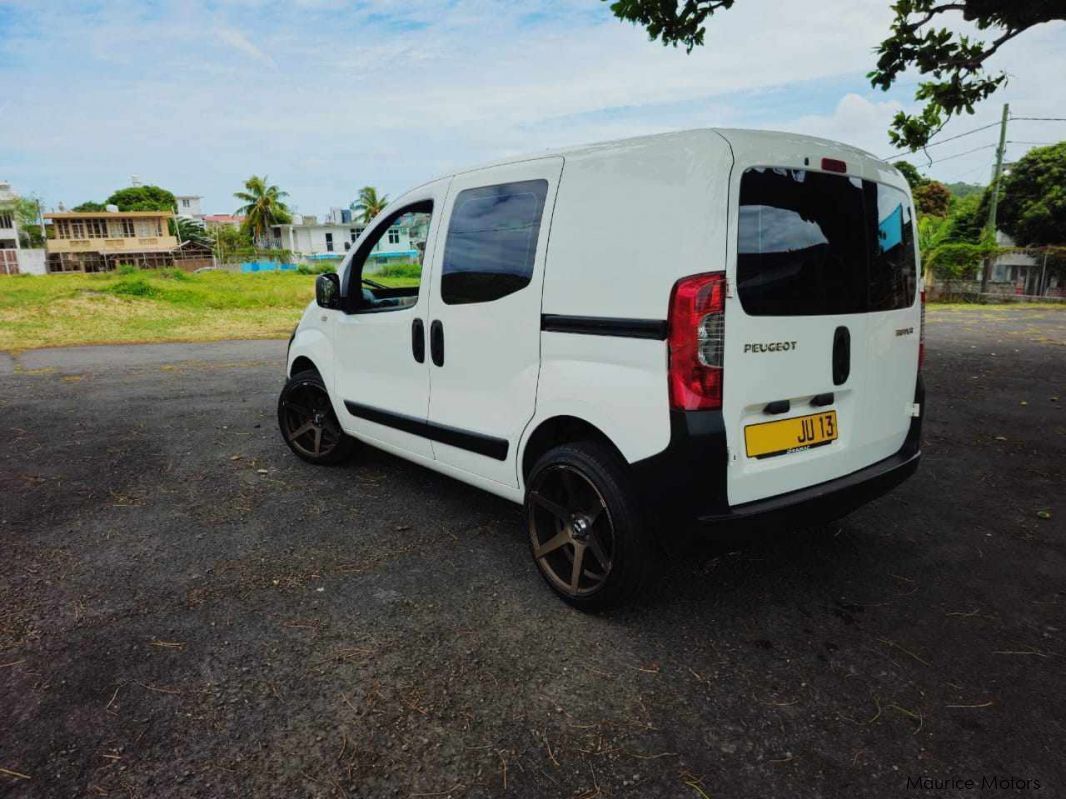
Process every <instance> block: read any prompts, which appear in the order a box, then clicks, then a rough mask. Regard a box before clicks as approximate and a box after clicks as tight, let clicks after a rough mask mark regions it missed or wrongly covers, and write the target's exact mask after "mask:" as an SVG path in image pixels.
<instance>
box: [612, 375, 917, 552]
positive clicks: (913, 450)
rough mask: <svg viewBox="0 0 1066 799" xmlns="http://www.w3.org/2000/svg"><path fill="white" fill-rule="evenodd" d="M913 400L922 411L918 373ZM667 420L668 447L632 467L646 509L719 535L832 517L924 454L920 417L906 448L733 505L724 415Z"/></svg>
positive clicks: (673, 525)
mask: <svg viewBox="0 0 1066 799" xmlns="http://www.w3.org/2000/svg"><path fill="white" fill-rule="evenodd" d="M914 401H915V402H917V403H920V404H921V407H922V412H923V414H924V412H925V387H924V385H923V382H922V378H921V376H920V375H919V377H918V381H917V385H916V388H915V397H914ZM670 421H671V436H670V444H669V446H668V447H667V448H666V449H665V450H664V451H663V452H661V453H659V454H658V455H654V456H653V457H651V458H647V459H645V460H643V461H638V462H637V463H634V464H633V465H632V467H633V471H634V474H635V476H636V479H637V485H639V486H640V487H641V492H642V497H643V500H644V503H645V506H646V507H647V508H648V509H649V511H650V512H651V513H652V515H653V516H654V517H655V518H656V520H657V521H658V522H659V527H660V529H663V530H665V529H671V530H684V531H688V532H695V533H697V534H699V535H704V536H706V535H714V536H717V535H718V534H720V533H722V534H726V535H729V534H732V533H744V532H749V531H758V530H763V529H774V528H777V529H780V528H789V527H808V526H812V525H815V524H821V523H825V522H829V521H832V520H834V519H839V518H840V517H842V516H845V515H847V514H848V513H850V512H851V511H853V510H855V509H856V508H858V507H860V506H861V505H863V504H865V503H867V502H870V501H871V500H873V499H876V498H877V497H880V496H882V495H884V494H885V493H887V492H889V491H891V490H892V489H893V488H895V487H896V486H897V485H899V484H900V483H902V482H903V481H904V480H906V479H907V478H908V477H910V476H911V475H912V474H914V472H915V470H917V468H918V462H919V460H920V459H921V432H922V420H921V418H915V419H912V420H911V425H910V429H909V430H908V432H907V438H906V440H905V441H904V442H903V446H902V447H901V448H900V449H899V451H898V452H896V453H895V454H894V455H891V456H890V457H888V458H885V459H884V460H882V461H879V462H877V463H874V464H872V465H870V466H867V467H865V468H863V469H860V470H858V471H856V472H852V473H851V474H848V475H845V476H843V477H839V478H837V479H835V480H830V481H828V482H825V483H820V484H818V485H814V486H809V487H807V488H802V489H799V490H798V491H791V492H789V493H787V494H780V495H778V496H776V497H770V498H768V499H763V500H758V501H756V502H748V503H745V504H743V505H734V506H730V505H729V502H728V498H727V494H726V479H727V469H728V451H727V448H726V443H725V428H724V424H723V421H722V414H721V413H720V412H718V411H697V412H687V413H686V412H678V411H675V412H672V413H671V418H670ZM664 543H667V544H669V543H671V542H664Z"/></svg>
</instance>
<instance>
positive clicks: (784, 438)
mask: <svg viewBox="0 0 1066 799" xmlns="http://www.w3.org/2000/svg"><path fill="white" fill-rule="evenodd" d="M836 438H837V412H836V411H826V412H825V413H812V414H811V415H810V416H797V417H795V418H793V419H782V420H781V421H780V422H762V423H761V424H749V425H748V426H747V427H745V428H744V447H745V449H746V450H747V453H748V457H749V458H772V457H773V456H774V455H787V454H788V453H790V452H801V451H802V450H805V449H811V448H812V447H821V446H824V445H826V444H829V443H830V442H832V441H836Z"/></svg>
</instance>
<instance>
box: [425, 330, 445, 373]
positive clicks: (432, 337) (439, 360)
mask: <svg viewBox="0 0 1066 799" xmlns="http://www.w3.org/2000/svg"><path fill="white" fill-rule="evenodd" d="M429 354H430V357H432V358H433V363H435V364H436V365H437V366H444V325H442V324H441V323H440V319H434V320H433V322H432V323H431V324H430V326H429Z"/></svg>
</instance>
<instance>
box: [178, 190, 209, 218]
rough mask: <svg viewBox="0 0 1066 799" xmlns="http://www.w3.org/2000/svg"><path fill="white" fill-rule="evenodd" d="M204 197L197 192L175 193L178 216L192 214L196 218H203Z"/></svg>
mask: <svg viewBox="0 0 1066 799" xmlns="http://www.w3.org/2000/svg"><path fill="white" fill-rule="evenodd" d="M202 200H203V197H200V196H199V195H197V194H175V195H174V201H175V202H176V203H177V206H178V216H191V217H193V218H194V219H203V217H204V212H203V207H202V204H201V201H202Z"/></svg>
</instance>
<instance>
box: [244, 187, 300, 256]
mask: <svg viewBox="0 0 1066 799" xmlns="http://www.w3.org/2000/svg"><path fill="white" fill-rule="evenodd" d="M244 188H245V189H247V191H238V192H235V193H234V195H233V196H234V197H236V198H237V199H238V200H243V201H244V205H242V206H241V207H240V208H238V209H237V213H238V214H239V215H242V216H244V225H245V227H246V228H247V229H248V231H249V232H250V233H251V234H252V238H253V239H254V240H255V241H257V242H262V241H263V240H264V239H266V238H267V229H268V228H269V227H270V226H271V225H285V224H288V223H289V222H291V221H292V214H291V213H290V212H289V208H288V206H287V205H285V203H284V202H282V199H281V198H282V197H288V196H289V193H288V192H285V191H282V190H281V189H279V188H278V187H277V186H271V185H270V184H268V183H267V176H266V175H264V176H263V177H259V176H258V175H252V176H251V177H250V178H248V180H246V181H245V182H244Z"/></svg>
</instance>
